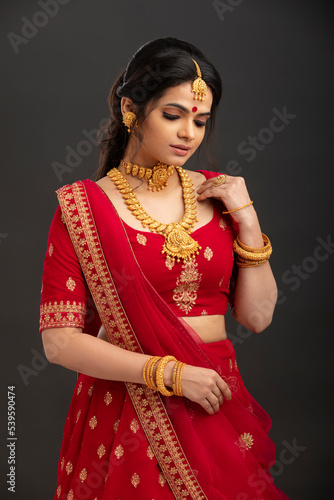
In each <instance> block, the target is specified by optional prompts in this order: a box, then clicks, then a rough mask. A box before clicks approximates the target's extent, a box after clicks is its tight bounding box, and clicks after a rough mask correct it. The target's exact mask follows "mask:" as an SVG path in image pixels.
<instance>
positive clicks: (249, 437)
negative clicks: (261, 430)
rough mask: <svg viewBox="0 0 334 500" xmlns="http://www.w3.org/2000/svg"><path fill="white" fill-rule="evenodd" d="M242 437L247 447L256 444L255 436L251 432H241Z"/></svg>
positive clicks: (249, 447)
mask: <svg viewBox="0 0 334 500" xmlns="http://www.w3.org/2000/svg"><path fill="white" fill-rule="evenodd" d="M240 438H241V439H242V440H243V442H244V443H245V446H246V448H248V449H249V450H250V449H251V447H252V446H253V444H254V438H253V436H252V435H251V434H250V433H249V432H245V433H244V434H241V436H240Z"/></svg>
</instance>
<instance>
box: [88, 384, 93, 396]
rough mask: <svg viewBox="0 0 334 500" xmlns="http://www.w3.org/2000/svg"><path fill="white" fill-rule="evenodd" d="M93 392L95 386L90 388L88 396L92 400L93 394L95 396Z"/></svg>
mask: <svg viewBox="0 0 334 500" xmlns="http://www.w3.org/2000/svg"><path fill="white" fill-rule="evenodd" d="M93 391H94V384H93V385H91V386H90V388H89V389H88V393H87V394H88V396H89V397H90V398H91V397H92V394H93Z"/></svg>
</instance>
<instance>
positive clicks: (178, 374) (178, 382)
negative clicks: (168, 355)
mask: <svg viewBox="0 0 334 500" xmlns="http://www.w3.org/2000/svg"><path fill="white" fill-rule="evenodd" d="M175 365H177V368H176V375H175V383H174V384H173V391H174V393H175V395H176V396H183V394H182V387H181V380H182V372H183V368H184V367H185V363H183V362H182V361H177V362H176V363H175Z"/></svg>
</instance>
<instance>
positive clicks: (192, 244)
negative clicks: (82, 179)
mask: <svg viewBox="0 0 334 500" xmlns="http://www.w3.org/2000/svg"><path fill="white" fill-rule="evenodd" d="M175 168H176V170H177V172H178V174H179V176H180V180H181V185H182V194H183V200H184V216H183V217H182V219H181V220H180V221H179V222H171V223H170V224H163V223H162V222H158V221H156V220H154V219H153V218H152V217H151V216H150V215H149V214H148V213H147V212H146V211H145V210H144V209H143V207H142V206H141V204H140V202H139V200H138V198H137V196H136V194H135V193H134V191H133V189H132V187H131V186H130V184H129V183H128V181H127V180H126V178H125V177H124V175H123V174H122V172H121V171H120V170H119V169H118V168H112V169H111V170H110V171H109V172H108V173H107V176H108V177H109V178H110V179H111V180H112V181H113V182H114V183H115V185H116V187H117V189H118V190H119V191H120V192H121V193H122V195H123V198H124V200H125V203H126V204H127V206H128V208H129V210H131V212H132V213H133V215H134V216H135V217H136V219H138V220H140V222H141V223H142V225H143V227H144V228H146V227H148V228H149V230H150V231H151V232H153V233H158V234H162V235H163V236H164V238H165V243H164V244H163V247H162V252H161V253H162V254H166V258H167V259H168V258H170V259H171V260H172V261H173V262H175V259H177V262H180V259H183V260H189V259H194V258H195V256H196V255H198V254H199V250H201V247H200V246H199V244H198V243H197V241H195V240H194V239H193V238H192V237H191V236H190V233H191V232H192V229H193V227H194V224H195V222H198V219H197V209H196V200H195V195H194V189H193V184H192V182H191V180H190V177H189V175H188V174H187V173H186V171H185V170H184V169H183V168H182V167H175Z"/></svg>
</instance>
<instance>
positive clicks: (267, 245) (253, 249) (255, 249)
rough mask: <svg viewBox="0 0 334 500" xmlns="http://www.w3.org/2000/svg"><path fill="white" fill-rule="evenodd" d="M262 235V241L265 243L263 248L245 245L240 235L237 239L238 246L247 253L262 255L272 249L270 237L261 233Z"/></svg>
mask: <svg viewBox="0 0 334 500" xmlns="http://www.w3.org/2000/svg"><path fill="white" fill-rule="evenodd" d="M261 235H262V239H263V243H264V246H263V247H250V246H248V245H245V243H242V241H240V238H239V235H238V236H237V237H236V240H237V242H238V245H239V246H240V247H241V248H243V249H244V250H246V251H247V252H256V253H262V252H264V251H266V250H268V249H269V248H271V243H270V240H269V238H268V236H266V235H265V234H264V233H261Z"/></svg>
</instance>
